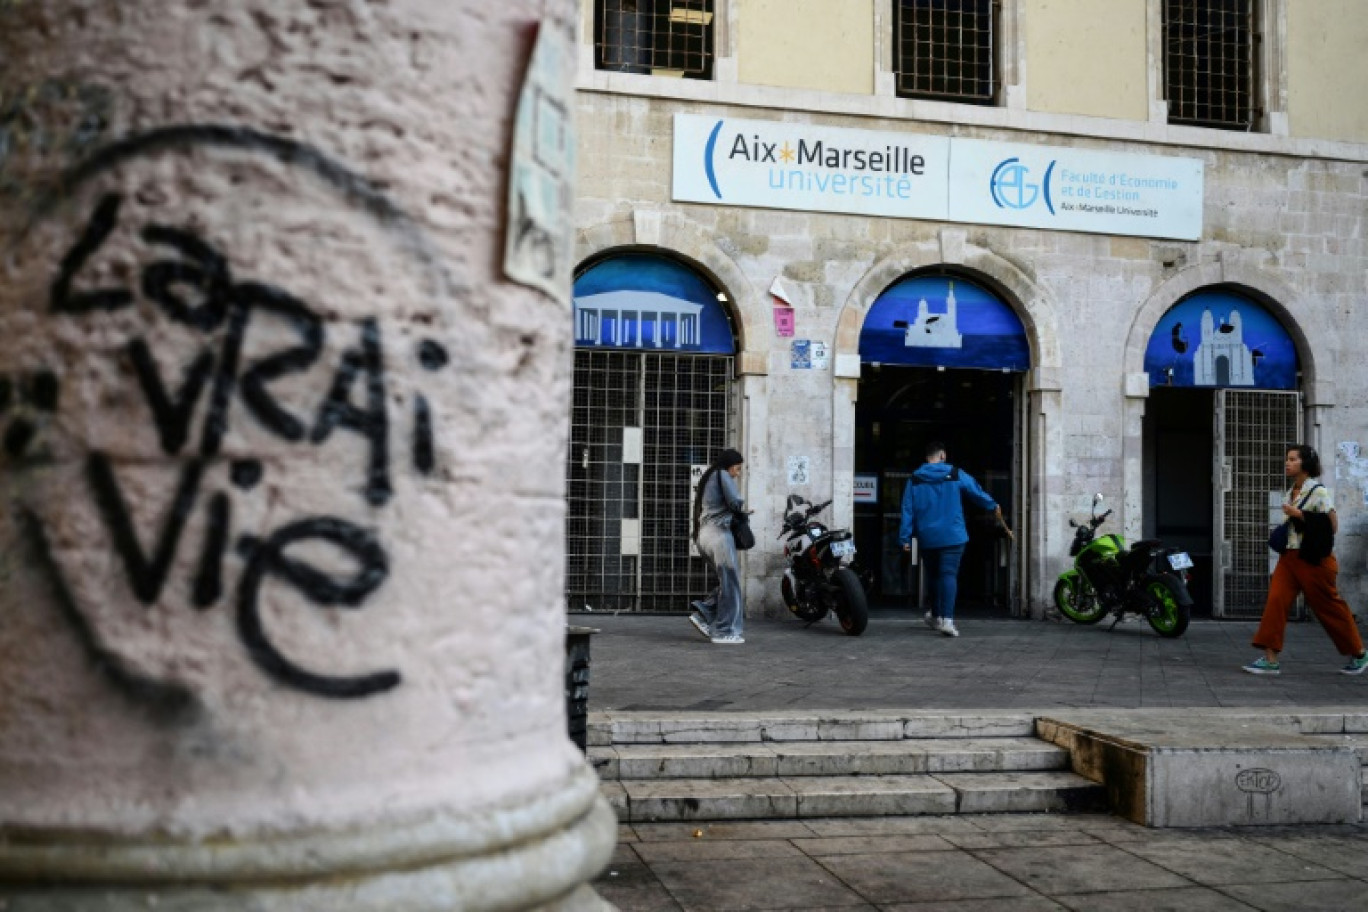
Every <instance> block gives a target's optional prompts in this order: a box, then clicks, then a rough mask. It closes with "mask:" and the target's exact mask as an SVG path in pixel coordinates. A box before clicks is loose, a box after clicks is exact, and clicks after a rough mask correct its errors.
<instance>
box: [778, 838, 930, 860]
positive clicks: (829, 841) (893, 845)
mask: <svg viewBox="0 0 1368 912" xmlns="http://www.w3.org/2000/svg"><path fill="white" fill-rule="evenodd" d="M947 840H948V837H946V836H940V835H930V834H928V835H924V836H912V835H905V834H894V835H883V836H826V837H820V838H815V839H794V840H791V841H792V843H793V845H794V846H795V847H796V848H798V849H800V850H802V852H803V853H804V854H806V855H811V856H812V857H814V858H815V857H818V856H821V855H869V854H875V853H879V852H944V851H947V850H949V849H953V848H954V845H952V844H951V842H950V841H947Z"/></svg>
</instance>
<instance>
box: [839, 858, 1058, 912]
mask: <svg viewBox="0 0 1368 912" xmlns="http://www.w3.org/2000/svg"><path fill="white" fill-rule="evenodd" d="M821 863H822V864H823V866H825V867H826V868H827V869H828V870H830V871H831V872H832V873H833V874H835V875H836V876H837V877H839V878H841V881H842V882H844V883H846V884H849V885H850V887H851V889H853V890H855V891H856V892H857V893H859V894H860V895H861V896H862V897H864V898H865V899H867V900H869V901H870V902H873V903H875V904H878V905H883V904H887V903H908V902H923V903H925V902H943V901H946V900H966V899H1008V898H1013V897H1021V896H1029V895H1030V894H1031V892H1032V891H1031V890H1030V889H1028V888H1027V887H1025V886H1023V885H1022V884H1021V883H1018V882H1017V881H1016V880H1013V879H1012V878H1011V877H1008V876H1006V875H1004V874H1002V873H1001V872H999V871H997V870H994V869H993V868H992V867H991V866H989V865H986V864H984V863H983V862H982V861H979V860H978V859H977V858H975V857H973V856H972V855H969V854H967V853H964V852H890V853H879V854H866V855H829V856H824V857H823V858H822V859H821ZM1003 905H1007V904H1005V903H1004V904H1003ZM1008 907H1010V906H1008Z"/></svg>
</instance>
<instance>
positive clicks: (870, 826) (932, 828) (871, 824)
mask: <svg viewBox="0 0 1368 912" xmlns="http://www.w3.org/2000/svg"><path fill="white" fill-rule="evenodd" d="M805 822H806V824H807V826H808V830H809V832H810V833H815V834H816V835H818V836H885V835H886V836H894V835H923V834H933V835H934V834H943V833H979V832H982V830H980V829H979V828H978V827H976V826H975V825H974V824H973V823H971V822H969V820H968V819H966V818H962V817H957V816H953V815H952V816H939V817H938V816H927V817H848V818H841V817H828V818H814V819H811V820H808V821H805Z"/></svg>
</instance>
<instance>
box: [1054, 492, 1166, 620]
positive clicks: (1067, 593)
mask: <svg viewBox="0 0 1368 912" xmlns="http://www.w3.org/2000/svg"><path fill="white" fill-rule="evenodd" d="M1101 504H1102V495H1101V494H1097V495H1095V496H1094V497H1093V511H1092V512H1093V515H1092V518H1091V519H1089V520H1088V521H1087V522H1084V523H1077V522H1074V521H1073V520H1072V519H1070V520H1069V525H1070V526H1072V527H1073V528H1074V530H1075V531H1074V540H1073V544H1072V545H1070V547H1069V556H1070V557H1072V558H1073V559H1074V565H1073V567H1072V568H1070V569H1068V570H1065V571H1064V572H1063V573H1061V574H1060V575H1059V581H1058V582H1056V583H1055V587H1054V602H1055V607H1056V608H1058V609H1059V610H1060V613H1062V614H1063V615H1064V616H1065V617H1066V618H1068V619H1069V620H1071V621H1074V622H1076V623H1079V624H1096V623H1097V622H1098V621H1100V620H1102V619H1103V618H1104V617H1106V616H1107V615H1108V614H1112V615H1114V620H1113V621H1112V627H1115V626H1116V623H1117V622H1118V621H1120V620H1121V618H1122V617H1124V616H1125V615H1126V614H1127V613H1133V614H1138V615H1140V616H1141V617H1143V618H1145V620H1147V621H1149V625H1150V626H1151V627H1153V628H1154V630H1155V632H1156V633H1158V634H1159V635H1160V636H1162V637H1176V636H1181V635H1182V633H1183V631H1185V630H1187V628H1188V621H1189V620H1191V618H1192V596H1191V594H1189V592H1188V587H1187V578H1188V577H1187V571H1188V570H1190V569H1191V568H1192V558H1191V557H1190V556H1189V555H1188V553H1187V552H1186V551H1179V550H1177V549H1175V548H1167V547H1165V546H1164V543H1163V542H1161V541H1159V540H1158V539H1145V540H1144V541H1138V542H1136V543H1135V545H1134V546H1132V547H1130V548H1127V547H1126V540H1125V539H1124V538H1122V537H1121V536H1120V535H1116V534H1115V533H1108V534H1106V535H1102V536H1098V534H1097V528H1098V526H1100V525H1102V523H1103V522H1105V521H1106V519H1107V517H1108V516H1111V514H1112V511H1111V510H1107V511H1106V512H1105V513H1103V514H1101V515H1100V516H1099V515H1098V513H1097V508H1098V507H1099V506H1101Z"/></svg>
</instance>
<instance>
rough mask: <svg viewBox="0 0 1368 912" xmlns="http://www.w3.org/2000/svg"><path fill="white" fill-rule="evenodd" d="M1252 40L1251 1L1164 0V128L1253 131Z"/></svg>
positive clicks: (1254, 39)
mask: <svg viewBox="0 0 1368 912" xmlns="http://www.w3.org/2000/svg"><path fill="white" fill-rule="evenodd" d="M1258 41H1259V35H1258V34H1257V33H1256V32H1255V30H1254V0H1164V88H1165V97H1167V98H1168V110H1169V116H1168V119H1169V123H1175V124H1191V125H1193V126H1198V127H1217V128H1220V129H1224V130H1251V129H1253V128H1254V123H1255V119H1256V117H1257V115H1258V108H1257V107H1256V103H1255V91H1254V85H1255V67H1254V61H1255V48H1256V46H1257V44H1258Z"/></svg>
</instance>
